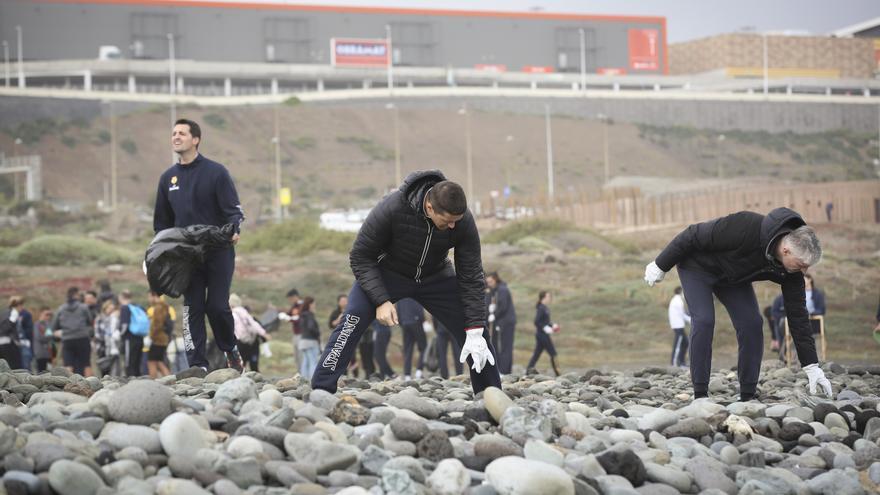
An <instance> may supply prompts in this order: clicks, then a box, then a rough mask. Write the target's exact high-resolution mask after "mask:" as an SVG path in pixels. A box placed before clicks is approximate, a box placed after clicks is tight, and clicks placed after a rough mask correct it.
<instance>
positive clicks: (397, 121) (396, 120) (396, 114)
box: [385, 103, 403, 184]
mask: <svg viewBox="0 0 880 495" xmlns="http://www.w3.org/2000/svg"><path fill="white" fill-rule="evenodd" d="M385 108H387V109H388V110H392V111H393V112H394V180H395V182H394V183H395V184H400V183H401V182H402V181H403V178H402V177H401V176H400V111H399V110H398V108H397V105H395V104H394V103H389V104H387V105H385Z"/></svg>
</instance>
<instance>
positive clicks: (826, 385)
mask: <svg viewBox="0 0 880 495" xmlns="http://www.w3.org/2000/svg"><path fill="white" fill-rule="evenodd" d="M804 372H806V374H807V379H808V380H810V393H811V394H814V395H815V393H816V384H819V385H821V386H822V389H823V390H825V395H827V396H828V398H829V399H830V398H831V396H832V392H831V382H830V381H828V379H827V378H825V372H824V371H822V368H820V367H819V365H818V364H817V363H813V364H810V365H807V366H804Z"/></svg>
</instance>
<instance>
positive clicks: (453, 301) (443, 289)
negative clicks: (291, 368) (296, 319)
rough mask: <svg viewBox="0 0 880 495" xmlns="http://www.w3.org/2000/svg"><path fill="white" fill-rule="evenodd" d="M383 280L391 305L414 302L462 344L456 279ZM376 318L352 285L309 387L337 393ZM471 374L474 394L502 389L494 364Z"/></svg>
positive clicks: (388, 276)
mask: <svg viewBox="0 0 880 495" xmlns="http://www.w3.org/2000/svg"><path fill="white" fill-rule="evenodd" d="M382 280H383V281H384V283H385V288H386V289H387V290H388V293H389V294H390V296H391V302H392V303H394V302H397V301H399V300H401V299H403V298H405V297H411V298H413V299H415V300H416V301H417V302H418V303H419V304H421V305H422V307H424V308H425V309H426V310H428V312H429V313H431V315H433V316H434V318H436V319H437V320H439V321H440V322H441V323H443V325H444V326H445V327H446V328H448V329H449V332H450V333H451V334H452V337H453V338H454V339H455V340H456V341H457V342H458V344H459V345H464V342H465V337H466V335H465V333H464V315H463V313H462V311H461V294H460V291H459V288H458V280H457V279H456V278H455V276H449V275H446V274H437V275H435V276H432V277H429V278H427V279H425V280H422V282H421V283H417V282H416V281H415V280H412V279H409V278H406V277H404V276H402V275H398V274H396V273H393V272H391V271H388V270H382ZM375 319H376V306H375V305H374V304H373V302H372V301H370V298H369V297H368V296H367V294H366V293H365V292H364V291H363V289H361V286H360V284H358V283H357V282H355V283H354V285H353V286H352V288H351V292H350V293H349V295H348V306H347V307H346V308H345V313H344V314H343V317H342V321H341V322H340V323H339V325H338V326H337V327H336V329H335V330H333V333H332V334H331V335H330V339H329V340H328V342H327V348H326V349H325V350H324V354H323V355H322V356H321V359H320V360H319V361H318V369H316V370H315V374H314V376H312V388H320V389H323V390H326V391H328V392H331V393H335V392H336V382H337V381H338V380H339V377H340V376H342V374H343V372H345V369H346V368H347V367H348V363H349V361H351V358H352V356H353V355H354V352H355V347H356V345H355V344H356V343H357V342H358V341H359V340H360V338H361V336H362V335H363V333H364V332H365V331H366V330H367V329H368V328H369V326H370V324H371V323H372V322H373V320H375ZM377 338H378V336H377ZM483 338H485V339H486V340H487V344H488V346H489V351H490V352H491V353H492V354H493V355H494V354H495V349H494V348H493V347H492V344H491V343H490V342H488V339H489V333H488V332H487V331H485V330H484V331H483ZM457 357H458V356H456V358H457ZM472 363H473V360H472V359H471V358H470V357H468V366H470V365H471V364H472ZM470 373H471V386H472V387H473V390H474V392H481V391H483V390H484V389H485V388H486V387H489V386H494V387H498V388H501V376H499V375H498V369H497V368H496V367H495V365H492V364H489V363H486V366H485V367H484V368H483V369H482V372H481V373H477V372H476V371H474V370H473V369H472V368H471V369H470Z"/></svg>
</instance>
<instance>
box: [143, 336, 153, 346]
mask: <svg viewBox="0 0 880 495" xmlns="http://www.w3.org/2000/svg"><path fill="white" fill-rule="evenodd" d="M151 345H153V339H151V338H149V337H144V347H150V346H151Z"/></svg>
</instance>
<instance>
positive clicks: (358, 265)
mask: <svg viewBox="0 0 880 495" xmlns="http://www.w3.org/2000/svg"><path fill="white" fill-rule="evenodd" d="M450 249H454V250H455V267H454V268H453V265H452V263H450V261H449V259H448V258H447V255H448V253H449V250H450ZM350 261H351V270H352V272H354V276H355V283H354V286H353V287H352V288H351V292H350V293H349V295H348V306H347V307H346V308H345V312H344V314H343V316H342V319H341V321H340V323H339V325H337V326H336V329H335V330H334V331H333V333H332V335H330V339H329V341H328V342H327V347H326V349H325V350H324V354H323V355H322V356H321V359H320V360H319V361H318V369H317V370H315V374H314V376H313V377H312V388H320V389H323V390H326V391H328V392H331V393H334V392H336V382H337V381H338V380H339V377H340V376H342V374H343V372H344V371H345V369H346V367H347V366H348V363H349V361H351V359H352V357H353V355H354V351H355V347H356V345H357V342H358V340H360V338H361V336H362V335H363V333H364V331H365V330H367V329H368V328H369V326H370V324H371V323H372V322H373V320H374V319H377V320H379V321H380V322H381V323H382V324H384V325H388V326H391V325H397V324H398V320H397V312H396V310H395V308H394V303H395V302H397V301H399V300H400V299H403V298H405V297H411V298H413V299H415V300H416V301H418V302H419V303H420V304H421V305H422V306H424V308H425V309H426V310H428V312H429V313H431V314H432V315H433V316H434V318H436V319H438V320H439V321H441V322H442V323H443V325H444V326H446V328H448V329H449V331H450V333H452V335H453V337H454V338H455V340H456V341H457V342H458V344H459V345H460V346H462V352H461V356H460V360H461V361H462V362H464V361H465V360H466V359H467V361H468V364H469V365H470V366H471V384H472V386H473V389H474V391H475V392H480V391H482V390H483V389H485V388H486V387H489V386H494V387H499V388H500V387H501V378H500V376H499V375H498V370H497V369H496V368H495V357H494V354H495V351H494V349H492V347H491V345H490V344H489V343H488V342H487V338H488V332H486V330H485V328H484V325H485V323H484V322H485V321H486V303H485V301H484V300H483V293H484V291H485V280H484V276H483V263H482V259H481V257H480V235H479V233H478V232H477V226H476V223H475V222H474V217H473V216H472V215H471V212H470V211H469V210H468V209H467V200H466V198H465V195H464V191H463V190H462V188H461V186H459V185H458V184H456V183H454V182H450V181H447V180H446V178H445V177H444V176H443V174H442V173H441V172H440V171H439V170H428V171H421V172H414V173H412V174H410V175H409V177H407V178H406V180H405V181H404V182H403V184H402V185H401V186H400V188H399V189H398V190H396V191H394V192H392V193H390V194H389V195H387V196H385V198H383V199H382V201H380V202H379V204H378V205H376V207H375V208H373V210H372V211H371V212H370V214H369V216H367V219H366V221H365V222H364V224H363V225H362V226H361V229H360V232H358V236H357V239H355V241H354V246H352V248H351V253H350Z"/></svg>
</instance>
